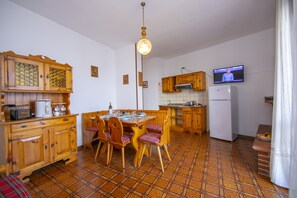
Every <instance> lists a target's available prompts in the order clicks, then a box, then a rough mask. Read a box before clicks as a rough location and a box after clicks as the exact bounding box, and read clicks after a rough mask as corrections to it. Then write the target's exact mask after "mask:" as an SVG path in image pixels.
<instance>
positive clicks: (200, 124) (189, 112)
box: [183, 107, 206, 135]
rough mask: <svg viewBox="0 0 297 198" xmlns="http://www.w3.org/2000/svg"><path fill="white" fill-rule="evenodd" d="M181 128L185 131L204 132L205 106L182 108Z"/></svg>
mask: <svg viewBox="0 0 297 198" xmlns="http://www.w3.org/2000/svg"><path fill="white" fill-rule="evenodd" d="M183 128H184V131H185V132H190V133H198V134H199V135H202V134H203V133H205V132H206V107H199V108H196V107H191V108H183Z"/></svg>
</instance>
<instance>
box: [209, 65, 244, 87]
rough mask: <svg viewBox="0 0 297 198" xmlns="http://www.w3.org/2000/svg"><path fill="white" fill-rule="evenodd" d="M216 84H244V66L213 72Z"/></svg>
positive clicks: (219, 69)
mask: <svg viewBox="0 0 297 198" xmlns="http://www.w3.org/2000/svg"><path fill="white" fill-rule="evenodd" d="M213 81H214V84H220V83H235V82H244V65H236V66H230V67H224V68H218V69H214V70H213Z"/></svg>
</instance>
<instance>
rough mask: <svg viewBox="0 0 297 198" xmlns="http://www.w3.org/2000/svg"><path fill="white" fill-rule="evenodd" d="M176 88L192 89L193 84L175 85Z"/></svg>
mask: <svg viewBox="0 0 297 198" xmlns="http://www.w3.org/2000/svg"><path fill="white" fill-rule="evenodd" d="M175 88H177V89H192V88H193V86H192V83H185V84H179V85H175Z"/></svg>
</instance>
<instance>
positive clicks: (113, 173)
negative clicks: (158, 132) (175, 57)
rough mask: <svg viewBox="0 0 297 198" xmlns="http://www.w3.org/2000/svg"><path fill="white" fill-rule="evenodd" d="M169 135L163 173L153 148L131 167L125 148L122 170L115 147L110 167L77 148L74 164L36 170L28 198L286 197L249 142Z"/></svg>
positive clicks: (130, 154)
mask: <svg viewBox="0 0 297 198" xmlns="http://www.w3.org/2000/svg"><path fill="white" fill-rule="evenodd" d="M171 134H172V135H171V145H170V147H169V152H170V155H171V158H172V161H171V162H169V161H168V160H167V158H166V155H164V154H165V153H163V155H162V156H163V162H164V166H165V172H164V173H162V172H161V168H160V164H159V158H158V155H157V152H156V149H154V150H153V154H152V157H151V158H147V157H144V160H143V162H142V166H141V167H140V168H134V167H133V165H132V162H133V157H134V150H133V149H132V148H131V147H130V148H129V147H128V148H127V149H126V170H125V173H123V172H122V169H121V160H120V159H121V156H120V152H119V150H116V151H114V155H113V159H112V163H111V166H110V167H107V166H106V165H105V160H106V155H104V156H99V157H98V159H97V160H96V161H94V159H93V158H94V154H95V153H94V152H92V151H91V150H82V151H79V152H78V160H77V161H75V162H72V163H70V164H68V165H64V163H63V162H58V163H55V164H53V165H50V166H47V167H45V168H43V169H40V170H38V171H35V172H34V173H33V174H32V175H31V176H30V182H28V183H27V184H26V186H27V188H28V189H29V191H30V193H31V194H32V196H33V197H59V198H60V197H84V198H88V197H288V190H287V189H284V188H281V187H278V186H276V185H273V184H272V183H271V182H269V180H268V179H267V178H265V177H263V176H260V175H258V174H257V170H256V168H257V167H256V166H257V163H256V160H257V158H256V153H255V151H254V150H253V149H252V144H253V141H252V140H249V139H245V138H239V139H237V140H236V141H235V142H234V143H233V144H231V143H229V142H225V141H221V140H216V139H212V138H209V137H208V134H204V135H202V136H198V135H195V134H186V133H171ZM94 148H96V146H95V147H94Z"/></svg>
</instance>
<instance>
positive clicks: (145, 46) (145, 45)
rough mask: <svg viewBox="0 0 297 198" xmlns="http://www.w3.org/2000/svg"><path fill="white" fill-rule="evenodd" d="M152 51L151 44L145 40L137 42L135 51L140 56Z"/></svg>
mask: <svg viewBox="0 0 297 198" xmlns="http://www.w3.org/2000/svg"><path fill="white" fill-rule="evenodd" d="M151 50H152V44H151V42H150V41H149V40H148V39H146V38H142V39H140V40H139V41H138V43H137V51H138V52H139V53H140V54H142V55H147V54H149V53H150V52H151Z"/></svg>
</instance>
